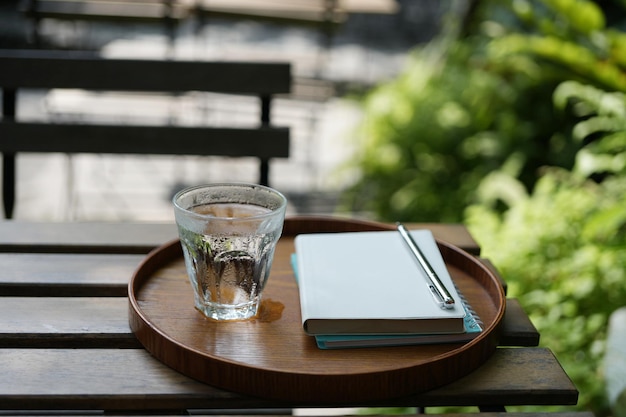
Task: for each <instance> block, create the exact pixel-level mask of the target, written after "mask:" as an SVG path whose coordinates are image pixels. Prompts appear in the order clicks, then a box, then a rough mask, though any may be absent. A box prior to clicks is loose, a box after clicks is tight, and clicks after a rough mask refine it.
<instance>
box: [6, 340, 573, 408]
mask: <svg viewBox="0 0 626 417" xmlns="http://www.w3.org/2000/svg"><path fill="white" fill-rule="evenodd" d="M25 363H28V364H29V366H24V364H25ZM0 364H2V369H3V377H2V378H0V408H5V409H14V408H20V407H23V405H24V404H28V405H29V408H31V409H50V410H52V409H87V408H88V409H105V410H119V409H123V410H135V409H146V410H149V409H153V410H155V409H161V410H167V409H170V410H171V409H186V408H233V407H238V408H248V407H251V408H263V407H271V408H276V407H280V406H284V407H293V406H302V407H306V406H316V407H318V406H332V405H333V404H320V403H316V404H287V403H285V404H280V403H277V402H276V401H271V400H266V399H262V398H253V397H246V396H242V395H239V394H236V393H232V392H227V391H223V390H219V389H216V388H213V387H211V386H209V385H206V384H202V383H200V382H196V381H193V380H191V379H189V378H188V377H186V376H184V375H182V374H180V373H178V372H176V371H174V370H172V369H171V368H169V367H167V366H166V365H164V364H162V363H161V362H159V361H157V360H156V359H155V358H153V357H152V356H150V354H149V353H148V352H146V351H145V350H143V349H0ZM505 364H506V366H505ZM511 375H517V376H518V377H517V378H511ZM577 398H578V391H577V390H576V388H575V386H574V385H573V384H572V382H571V380H570V379H569V377H568V376H567V375H566V374H565V372H564V371H563V369H562V367H561V366H560V364H559V363H558V361H557V360H556V358H555V357H554V355H553V354H552V352H550V350H548V349H545V348H519V349H498V350H497V351H496V353H494V355H493V356H492V357H491V358H490V359H489V360H488V361H487V362H486V363H485V364H484V365H483V366H481V367H480V368H479V369H478V370H476V371H475V372H473V373H471V374H469V375H468V376H466V377H464V378H462V379H460V380H458V381H456V382H454V383H452V384H449V385H447V386H444V387H441V388H438V389H434V390H432V391H429V392H426V393H422V394H418V395H415V396H411V397H406V398H399V399H391V400H385V401H380V402H377V403H363V404H352V405H353V406H390V405H394V406H440V405H483V406H485V405H487V406H488V405H498V404H500V403H504V404H508V405H514V404H529V405H530V404H536V405H542V404H562V405H570V404H575V403H576V401H577ZM452 403H454V404H452Z"/></svg>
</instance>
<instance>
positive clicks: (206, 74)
mask: <svg viewBox="0 0 626 417" xmlns="http://www.w3.org/2000/svg"><path fill="white" fill-rule="evenodd" d="M0 87H1V88H2V98H3V100H2V103H3V105H2V115H3V117H2V120H0V153H2V155H3V203H4V209H5V216H6V217H7V218H11V217H12V213H13V205H14V200H15V154H16V153H19V152H62V153H117V154H168V155H215V156H229V157H256V158H258V159H259V160H260V168H259V183H261V184H264V185H268V183H269V160H270V159H271V158H286V157H288V156H289V129H288V128H284V127H275V126H273V125H272V124H271V118H270V113H271V112H270V110H271V103H272V98H273V96H275V95H276V94H286V93H289V92H290V88H291V66H290V64H288V63H256V62H208V61H167V60H130V59H107V58H102V57H98V56H96V55H94V54H91V53H83V52H69V51H42V50H0ZM23 88H31V89H57V88H71V89H86V90H95V91H136V92H167V93H174V94H177V93H184V92H194V91H200V92H217V93H227V94H244V95H252V96H257V97H259V100H260V111H259V114H260V118H259V122H258V125H257V126H253V127H223V126H220V127H211V126H204V125H202V126H196V125H194V126H188V125H185V126H176V125H166V126H153V125H136V124H102V123H100V124H86V123H84V122H82V121H81V123H80V124H79V123H58V122H56V121H55V122H54V123H50V122H40V121H37V122H30V121H29V122H26V121H21V120H20V118H19V117H18V115H17V114H16V108H17V106H16V102H17V91H18V90H19V89H23Z"/></svg>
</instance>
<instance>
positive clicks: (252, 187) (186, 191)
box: [172, 182, 287, 221]
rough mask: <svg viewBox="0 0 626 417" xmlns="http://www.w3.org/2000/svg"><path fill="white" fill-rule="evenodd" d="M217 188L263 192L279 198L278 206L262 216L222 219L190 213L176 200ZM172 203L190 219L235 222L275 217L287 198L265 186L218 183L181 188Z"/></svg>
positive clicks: (220, 217) (244, 183)
mask: <svg viewBox="0 0 626 417" xmlns="http://www.w3.org/2000/svg"><path fill="white" fill-rule="evenodd" d="M219 187H237V188H242V189H243V188H247V189H250V190H261V191H265V192H267V193H268V194H272V195H275V196H276V197H278V198H279V200H280V205H279V206H277V207H276V208H274V209H270V211H269V212H267V213H262V214H256V215H253V216H247V217H222V216H211V215H206V214H200V213H197V212H195V211H192V210H190V209H188V208H185V207H183V206H181V205H180V204H179V203H178V200H179V199H180V198H181V197H182V196H183V195H184V194H189V193H191V192H193V191H197V190H200V189H210V188H219ZM172 203H173V204H174V207H175V209H176V210H180V211H182V212H184V213H185V214H186V215H188V216H191V217H195V218H198V219H212V220H218V221H219V220H226V221H237V220H248V221H249V220H255V219H263V218H266V217H271V216H273V215H276V214H277V213H279V212H281V211H283V210H284V209H285V208H286V207H287V197H285V195H284V194H283V193H281V192H280V191H278V190H276V189H274V188H271V187H268V186H265V185H260V184H254V183H246V182H219V183H209V184H200V185H193V186H190V187H186V188H183V189H182V190H180V191H178V192H177V193H176V194H174V197H172ZM261 207H262V206H261Z"/></svg>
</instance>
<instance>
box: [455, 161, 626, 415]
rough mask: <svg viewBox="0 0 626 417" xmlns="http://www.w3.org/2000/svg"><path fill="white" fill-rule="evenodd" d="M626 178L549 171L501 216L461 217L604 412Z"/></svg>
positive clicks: (545, 341)
mask: <svg viewBox="0 0 626 417" xmlns="http://www.w3.org/2000/svg"><path fill="white" fill-rule="evenodd" d="M624 195H626V178H625V177H613V178H610V179H608V180H606V181H604V182H602V183H601V184H596V183H594V182H591V181H585V180H581V179H579V178H578V177H574V176H571V175H570V174H569V173H567V172H564V171H557V170H554V171H552V170H551V171H549V172H548V173H547V174H546V175H544V176H543V177H542V178H541V179H540V180H539V182H538V183H537V186H536V188H535V190H534V192H533V193H532V194H531V195H530V196H528V197H526V198H524V199H522V200H521V201H518V202H517V203H516V204H515V205H514V206H512V207H511V208H510V209H509V210H508V211H506V213H505V214H504V215H500V214H499V213H497V212H495V211H494V210H493V209H491V208H489V207H488V206H487V205H476V206H472V207H470V208H469V209H468V211H467V218H466V222H467V224H468V227H469V228H470V230H471V231H472V233H473V234H474V236H476V238H477V239H478V241H479V242H480V244H481V247H482V248H483V255H484V256H486V257H487V258H489V259H490V260H491V261H492V262H493V263H494V264H495V265H497V267H498V269H499V270H500V272H501V274H502V276H504V277H506V280H507V282H508V284H509V295H510V296H512V297H517V298H519V300H520V302H521V304H522V305H523V306H524V308H525V310H526V311H527V312H528V313H529V315H530V317H531V320H532V321H533V323H534V324H535V325H536V326H537V328H538V329H539V331H540V333H541V335H542V336H541V337H542V339H541V343H542V345H545V346H548V347H550V349H552V350H553V351H554V352H555V354H556V355H557V357H558V358H559V360H560V361H561V363H562V364H563V366H564V368H565V370H566V371H567V373H568V374H569V375H570V377H571V378H572V379H573V381H574V382H575V384H576V386H577V387H578V389H579V391H580V400H579V407H580V408H581V409H591V410H593V411H595V412H596V413H597V415H606V414H607V412H608V410H607V404H606V398H605V392H604V381H603V375H602V374H601V369H602V367H601V361H602V359H603V354H604V348H605V340H606V328H607V322H608V317H609V315H610V314H611V313H612V312H613V311H614V310H616V309H617V308H619V307H622V306H623V305H624V302H625V300H626V285H624V283H625V282H626V205H624Z"/></svg>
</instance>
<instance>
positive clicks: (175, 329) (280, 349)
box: [129, 217, 505, 404]
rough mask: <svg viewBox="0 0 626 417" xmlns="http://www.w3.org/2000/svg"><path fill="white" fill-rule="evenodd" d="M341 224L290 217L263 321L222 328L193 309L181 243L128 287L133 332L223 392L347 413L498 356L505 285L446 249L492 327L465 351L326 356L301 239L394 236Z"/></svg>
mask: <svg viewBox="0 0 626 417" xmlns="http://www.w3.org/2000/svg"><path fill="white" fill-rule="evenodd" d="M390 229H393V226H390V225H386V224H381V223H371V222H363V221H352V220H338V219H333V218H317V217H316V218H288V219H286V221H285V227H284V230H283V236H282V237H281V239H280V241H279V243H278V246H277V248H276V254H275V258H274V263H273V266H272V270H271V275H270V278H269V280H268V284H267V286H266V288H265V291H264V293H263V300H262V304H261V308H260V312H259V314H258V315H257V317H256V318H254V319H252V320H248V321H237V322H215V321H212V320H209V319H206V318H205V317H204V316H203V315H202V314H201V313H199V312H198V311H197V310H196V309H195V308H194V305H193V296H192V290H191V286H190V284H189V280H188V279H187V275H186V271H185V266H184V263H183V258H182V250H181V247H180V243H179V241H178V240H176V241H173V242H170V243H169V244H166V245H164V246H162V247H160V248H157V249H156V250H154V251H153V252H152V253H150V254H149V255H148V256H147V258H146V259H145V260H144V262H143V263H142V264H141V265H140V266H139V267H138V269H137V270H136V272H135V274H134V275H133V277H132V279H131V281H130V283H129V300H130V309H129V319H130V326H131V329H132V330H133V332H134V333H135V335H136V336H137V338H138V339H139V341H140V342H141V343H142V344H143V345H144V347H145V348H146V349H147V350H148V351H149V352H151V353H152V355H154V356H155V357H156V358H158V359H159V360H161V361H162V362H164V363H165V364H167V365H169V366H170V367H172V368H174V369H176V370H177V371H179V372H181V373H183V374H185V375H187V376H190V377H192V378H195V379H197V380H200V381H202V382H205V383H207V384H210V385H212V386H215V387H219V388H223V389H227V390H231V391H235V392H239V393H244V394H249V395H253V396H259V397H264V398H272V399H279V400H285V401H290V402H296V403H312V404H341V403H348V402H350V403H354V402H367V401H376V400H382V399H389V398H394V397H400V396H405V395H410V394H415V393H418V392H423V391H426V390H430V389H433V388H436V387H439V386H441V385H445V384H447V383H450V382H452V381H454V380H456V379H458V378H460V377H462V376H464V375H466V374H468V373H470V372H471V371H472V370H474V369H476V368H477V367H478V366H480V365H481V364H482V363H483V362H484V361H485V360H487V359H488V358H489V357H490V355H491V354H492V353H493V351H494V350H495V348H496V346H497V344H498V333H499V332H498V328H499V324H500V322H501V321H502V317H503V315H504V308H505V298H504V292H503V289H502V286H501V285H500V282H499V280H498V278H497V277H496V276H495V275H494V274H493V273H492V272H491V271H490V270H489V269H488V268H486V267H485V266H484V265H483V264H482V263H481V262H480V261H478V260H477V259H476V258H475V257H473V256H471V255H469V254H468V253H466V252H464V251H462V250H461V249H459V248H457V247H455V246H452V245H450V244H447V243H444V242H440V241H438V242H437V243H438V245H439V248H440V250H441V253H442V255H443V258H444V260H445V261H446V264H447V266H448V269H449V271H450V274H451V275H452V277H453V279H454V281H455V283H456V284H457V286H458V287H459V289H460V290H461V291H462V292H463V293H464V295H465V296H466V298H467V299H468V300H469V302H470V304H471V305H472V307H473V308H474V309H475V310H476V311H477V313H478V314H479V316H480V317H481V319H482V320H483V322H484V324H485V326H484V327H485V331H484V332H483V333H482V334H481V335H480V336H478V337H477V338H476V339H474V340H473V341H471V342H468V343H465V344H441V345H423V346H408V347H385V348H365V349H347V350H320V349H318V348H317V347H316V345H315V341H314V338H313V337H311V336H307V335H306V334H305V333H304V331H303V330H302V324H301V319H300V303H299V296H298V289H297V287H296V282H295V279H294V276H293V272H292V269H291V264H290V255H291V254H292V253H293V252H294V247H293V238H294V236H295V235H297V234H301V233H314V232H344V231H364V230H390Z"/></svg>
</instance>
